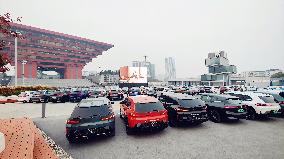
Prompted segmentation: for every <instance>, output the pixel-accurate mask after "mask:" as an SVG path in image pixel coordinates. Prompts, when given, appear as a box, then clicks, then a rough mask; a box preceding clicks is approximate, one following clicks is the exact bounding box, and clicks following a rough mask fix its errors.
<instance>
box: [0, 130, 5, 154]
mask: <svg viewBox="0 0 284 159" xmlns="http://www.w3.org/2000/svg"><path fill="white" fill-rule="evenodd" d="M4 149H5V136H4V134H3V133H1V132H0V153H1V152H3V151H4Z"/></svg>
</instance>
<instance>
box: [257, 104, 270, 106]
mask: <svg viewBox="0 0 284 159" xmlns="http://www.w3.org/2000/svg"><path fill="white" fill-rule="evenodd" d="M256 106H271V104H266V103H264V104H263V103H257V104H256Z"/></svg>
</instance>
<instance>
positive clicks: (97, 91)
mask: <svg viewBox="0 0 284 159" xmlns="http://www.w3.org/2000/svg"><path fill="white" fill-rule="evenodd" d="M89 94H90V98H96V97H104V96H105V95H106V92H105V90H104V89H95V90H93V91H90V92H89Z"/></svg>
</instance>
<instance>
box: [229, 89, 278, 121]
mask: <svg viewBox="0 0 284 159" xmlns="http://www.w3.org/2000/svg"><path fill="white" fill-rule="evenodd" d="M226 93H227V94H230V95H233V96H237V97H239V98H240V100H242V102H243V104H245V105H247V106H248V110H247V112H248V119H252V120H253V119H255V118H256V117H257V116H268V115H269V114H272V113H277V112H278V111H279V110H280V105H279V104H278V103H276V102H275V101H274V98H273V96H271V95H269V94H264V93H256V92H226Z"/></svg>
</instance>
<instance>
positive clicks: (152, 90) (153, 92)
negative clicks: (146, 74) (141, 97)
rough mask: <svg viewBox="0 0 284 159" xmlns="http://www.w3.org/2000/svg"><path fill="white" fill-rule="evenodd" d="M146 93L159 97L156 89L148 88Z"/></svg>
mask: <svg viewBox="0 0 284 159" xmlns="http://www.w3.org/2000/svg"><path fill="white" fill-rule="evenodd" d="M146 95H147V96H152V97H155V98H157V92H156V91H155V90H154V89H148V90H146Z"/></svg>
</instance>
